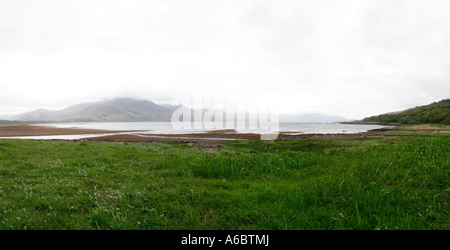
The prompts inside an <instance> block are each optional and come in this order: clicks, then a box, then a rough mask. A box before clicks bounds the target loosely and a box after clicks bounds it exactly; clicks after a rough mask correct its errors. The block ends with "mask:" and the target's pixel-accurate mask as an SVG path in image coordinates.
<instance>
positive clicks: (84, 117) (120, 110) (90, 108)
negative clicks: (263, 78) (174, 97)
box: [8, 98, 346, 123]
mask: <svg viewBox="0 0 450 250" xmlns="http://www.w3.org/2000/svg"><path fill="white" fill-rule="evenodd" d="M180 107H182V106H181V105H168V104H161V105H159V104H156V103H154V102H152V101H148V100H135V99H130V98H117V99H111V100H106V101H100V102H92V103H82V104H77V105H72V106H69V107H67V108H65V109H61V110H49V109H44V108H41V109H37V110H34V111H31V112H27V113H23V114H19V115H16V116H11V117H9V118H8V119H10V120H16V121H33V122H35V121H74V122H141V121H152V122H168V121H171V117H172V113H173V112H174V111H175V110H176V109H178V108H180ZM186 109H188V108H186ZM188 110H190V109H188ZM190 111H191V112H194V111H193V110H190ZM201 112H202V113H203V114H205V112H206V110H202V111H201ZM191 115H192V117H194V116H193V113H191ZM223 115H224V117H225V116H226V113H223ZM342 121H346V118H344V117H341V116H332V115H324V114H297V115H280V122H306V123H311V122H319V123H332V122H342Z"/></svg>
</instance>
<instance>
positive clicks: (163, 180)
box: [0, 133, 450, 230]
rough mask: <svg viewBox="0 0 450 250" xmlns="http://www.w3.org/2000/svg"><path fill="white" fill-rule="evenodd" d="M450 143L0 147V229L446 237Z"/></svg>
mask: <svg viewBox="0 0 450 250" xmlns="http://www.w3.org/2000/svg"><path fill="white" fill-rule="evenodd" d="M449 170H450V134H432V135H424V134H404V133H403V134H397V135H396V134H393V135H392V134H390V135H386V136H384V137H380V136H373V137H359V136H355V137H352V138H328V139H305V140H296V141H293V140H292V141H290V140H276V141H273V142H270V141H269V142H268V141H256V140H255V141H233V142H227V143H225V144H223V145H221V146H220V148H219V150H218V151H217V152H204V151H202V150H201V147H200V146H189V145H186V144H185V143H181V142H170V143H168V142H166V143H118V142H117V143H116V142H63V141H61V142H57V141H28V140H0V229H19V230H22V229H282V230H284V229H370V230H371V229H381V230H385V229H449V228H450V227H449V224H450V210H449V204H448V203H449V194H450V179H449Z"/></svg>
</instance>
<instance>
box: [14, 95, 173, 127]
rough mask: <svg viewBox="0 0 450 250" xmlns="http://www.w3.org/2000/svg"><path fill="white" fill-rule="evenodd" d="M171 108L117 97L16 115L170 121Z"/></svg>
mask: <svg viewBox="0 0 450 250" xmlns="http://www.w3.org/2000/svg"><path fill="white" fill-rule="evenodd" d="M172 112H173V111H172V110H170V109H168V108H166V107H163V106H161V105H158V104H156V103H154V102H151V101H147V100H134V99H129V98H118V99H112V100H107V101H100V102H93V103H83V104H78V105H73V106H70V107H67V108H65V109H62V110H48V109H37V110H35V111H31V112H27V113H24V114H20V115H17V116H16V117H14V119H15V120H19V121H78V122H125V121H129V122H135V121H170V118H171V115H172Z"/></svg>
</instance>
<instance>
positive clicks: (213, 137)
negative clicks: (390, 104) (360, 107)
mask: <svg viewBox="0 0 450 250" xmlns="http://www.w3.org/2000/svg"><path fill="white" fill-rule="evenodd" d="M386 132H389V131H387V130H386V129H383V130H380V131H376V130H373V131H368V132H366V133H359V134H303V133H295V132H280V133H279V134H278V137H277V138H278V139H283V140H302V139H309V138H349V137H355V136H382V133H386ZM96 134H98V136H92V135H96ZM55 135H80V140H89V141H115V142H159V141H185V142H186V143H195V144H200V145H205V146H208V145H218V144H220V143H221V142H224V141H229V140H252V139H260V138H261V135H260V134H253V133H238V132H237V131H236V130H233V129H229V130H214V131H208V132H204V133H187V134H148V133H144V131H139V130H130V131H123V130H120V131H112V130H96V129H79V128H56V127H49V126H39V125H6V126H0V137H24V136H55ZM82 135H90V136H89V137H85V138H83V137H82ZM209 150H211V149H206V150H205V151H209Z"/></svg>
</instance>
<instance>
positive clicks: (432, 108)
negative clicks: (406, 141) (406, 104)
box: [361, 99, 450, 125]
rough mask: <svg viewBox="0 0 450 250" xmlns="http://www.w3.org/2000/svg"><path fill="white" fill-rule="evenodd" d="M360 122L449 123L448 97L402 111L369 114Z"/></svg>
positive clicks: (449, 100)
mask: <svg viewBox="0 0 450 250" xmlns="http://www.w3.org/2000/svg"><path fill="white" fill-rule="evenodd" d="M361 122H379V123H400V124H418V123H441V124H447V125H450V99H445V100H442V101H440V102H434V103H432V104H429V105H425V106H420V107H416V108H412V109H408V110H405V111H402V112H395V113H388V114H383V115H378V116H371V117H368V118H364V119H363V120H361Z"/></svg>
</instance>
